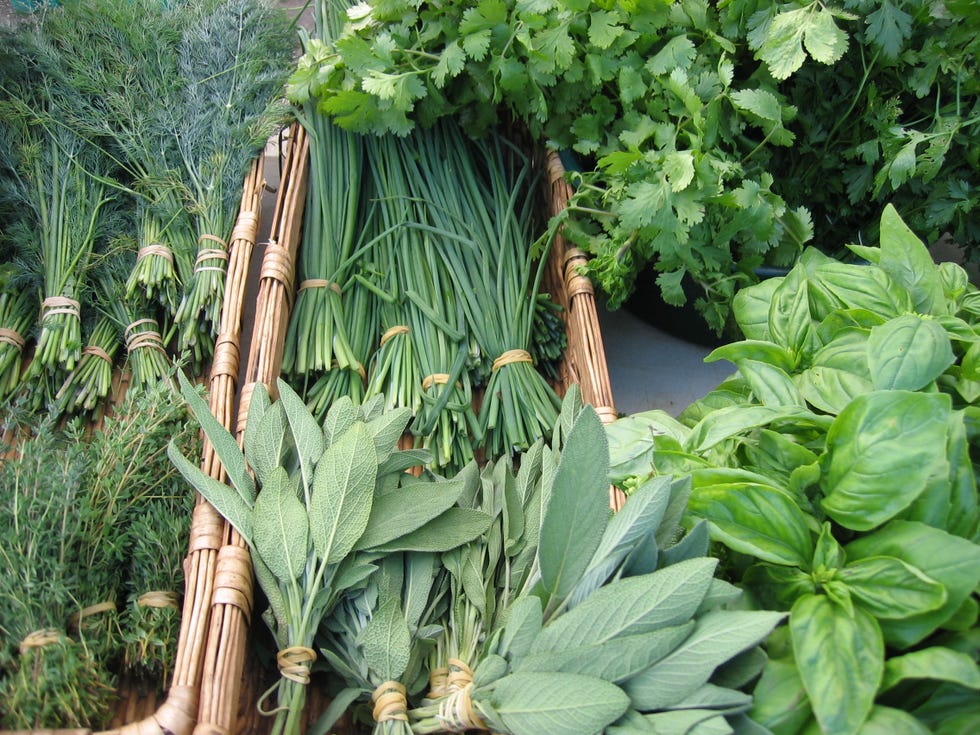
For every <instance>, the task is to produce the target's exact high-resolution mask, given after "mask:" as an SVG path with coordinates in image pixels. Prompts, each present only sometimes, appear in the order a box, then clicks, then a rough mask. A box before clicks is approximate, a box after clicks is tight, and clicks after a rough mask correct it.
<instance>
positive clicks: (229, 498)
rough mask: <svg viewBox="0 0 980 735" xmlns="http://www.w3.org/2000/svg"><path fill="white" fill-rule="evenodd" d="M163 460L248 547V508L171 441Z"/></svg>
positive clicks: (240, 499) (233, 493)
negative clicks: (216, 512) (169, 462)
mask: <svg viewBox="0 0 980 735" xmlns="http://www.w3.org/2000/svg"><path fill="white" fill-rule="evenodd" d="M167 456H168V457H170V461H171V462H173V464H174V467H176V468H177V471H178V472H180V474H181V475H183V477H184V479H185V480H187V482H189V483H190V484H191V485H192V486H193V487H194V489H195V490H197V492H199V493H200V494H201V497H203V498H204V499H205V500H207V501H208V502H209V503H211V505H213V506H214V509H215V510H216V511H218V512H219V513H220V514H221V515H222V517H224V519H225V520H227V521H228V522H229V523H230V524H231V525H232V526H234V527H235V530H236V531H238V534H239V535H240V536H241V537H242V538H243V539H244V540H245V543H247V544H248V545H249V546H251V545H252V505H251V503H250V502H248V501H246V500H245V498H243V497H242V496H241V495H239V494H238V493H236V492H235V491H234V490H233V489H232V488H230V487H228V486H227V485H225V484H224V483H223V482H218V481H217V480H215V479H214V478H213V477H211V476H210V475H208V474H206V473H205V472H204V471H203V470H201V468H200V467H198V466H197V465H196V464H194V463H192V462H190V461H189V460H188V459H187V458H185V457H184V455H183V454H181V453H180V450H179V449H177V447H176V445H175V444H174V443H173V441H171V442H170V443H169V444H168V445H167Z"/></svg>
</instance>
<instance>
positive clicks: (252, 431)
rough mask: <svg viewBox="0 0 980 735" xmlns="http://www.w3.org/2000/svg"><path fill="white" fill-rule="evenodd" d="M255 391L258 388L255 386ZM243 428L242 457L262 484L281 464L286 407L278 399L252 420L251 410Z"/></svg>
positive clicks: (286, 432) (287, 435)
mask: <svg viewBox="0 0 980 735" xmlns="http://www.w3.org/2000/svg"><path fill="white" fill-rule="evenodd" d="M255 390H256V391H258V390H259V388H258V386H256V388H255ZM263 390H264V389H263ZM253 395H254V393H253ZM252 400H255V399H254V398H253V399H252ZM245 427H246V428H245V436H244V438H243V444H244V450H245V459H246V460H247V461H248V464H249V465H250V466H251V467H252V469H253V470H254V471H255V476H256V477H257V478H258V480H259V483H260V484H261V483H264V482H265V481H266V478H268V477H269V476H270V475H271V473H272V472H273V470H275V469H276V468H277V467H279V466H280V465H281V464H282V461H283V455H284V454H285V452H286V451H287V448H288V442H287V439H288V437H289V436H290V433H289V431H288V429H287V423H286V410H285V409H284V408H283V407H282V403H281V402H278V401H277V402H276V403H273V404H272V405H271V406H269V408H268V409H266V410H265V411H264V412H263V413H262V415H261V416H256V417H255V418H254V419H253V418H251V413H250V414H249V420H248V423H247V424H246V425H245Z"/></svg>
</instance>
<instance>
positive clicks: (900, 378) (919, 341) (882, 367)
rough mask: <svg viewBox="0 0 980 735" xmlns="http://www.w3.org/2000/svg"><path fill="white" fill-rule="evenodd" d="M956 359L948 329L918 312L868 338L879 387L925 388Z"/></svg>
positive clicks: (903, 316) (876, 329)
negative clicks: (919, 314)
mask: <svg viewBox="0 0 980 735" xmlns="http://www.w3.org/2000/svg"><path fill="white" fill-rule="evenodd" d="M955 360H956V357H955V356H954V355H953V348H952V346H951V345H950V341H949V336H948V335H947V333H946V330H945V329H943V327H942V326H941V325H940V324H939V323H938V322H936V321H934V320H932V319H925V318H923V317H920V316H916V315H914V314H904V315H902V316H900V317H896V318H894V319H891V320H889V321H887V322H885V323H884V324H882V325H881V326H880V327H874V328H873V329H872V330H871V334H870V336H869V337H868V366H869V368H870V369H871V376H872V379H873V381H874V386H875V388H877V389H879V390H888V389H892V390H912V391H914V390H921V389H922V388H925V387H926V386H927V385H929V384H930V383H932V382H933V381H935V380H936V379H937V378H938V377H939V376H940V375H942V374H943V373H944V372H945V371H946V369H947V368H948V367H949V366H950V365H952V364H953V363H954V362H955Z"/></svg>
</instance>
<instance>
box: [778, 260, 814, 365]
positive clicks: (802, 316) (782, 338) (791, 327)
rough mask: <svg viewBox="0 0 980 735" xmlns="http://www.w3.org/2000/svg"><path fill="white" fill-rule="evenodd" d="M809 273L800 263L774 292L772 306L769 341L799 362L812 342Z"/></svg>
mask: <svg viewBox="0 0 980 735" xmlns="http://www.w3.org/2000/svg"><path fill="white" fill-rule="evenodd" d="M806 280H807V279H806V271H805V269H804V266H803V265H802V264H797V265H796V266H794V267H793V269H792V270H791V271H790V272H789V273H788V274H787V275H786V277H785V278H782V279H781V281H780V283H779V285H778V286H777V287H776V289H775V290H774V291H773V293H772V302H771V304H770V306H769V335H770V336H769V339H771V340H772V341H773V342H775V343H776V344H777V345H780V346H782V347H785V348H786V349H787V350H789V352H790V353H791V354H792V355H793V356H794V357H795V361H796V362H799V359H800V357H801V356H802V355H803V354H804V353H805V352H806V351H807V345H808V342H809V340H810V302H809V300H808V299H807V288H806Z"/></svg>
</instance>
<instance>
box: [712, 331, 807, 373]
mask: <svg viewBox="0 0 980 735" xmlns="http://www.w3.org/2000/svg"><path fill="white" fill-rule="evenodd" d="M719 360H728V361H729V362H730V363H733V364H737V363H738V362H739V361H740V360H755V361H756V362H764V363H766V364H767V365H772V366H773V367H777V368H779V369H781V370H783V371H784V372H787V373H791V372H793V369H794V368H795V367H796V357H795V356H794V355H793V353H792V352H790V351H789V350H788V349H786V348H785V347H783V346H782V345H777V344H774V343H773V342H762V341H759V340H751V339H749V340H743V341H741V342H731V343H729V344H727V345H722V346H721V347H716V348H715V349H714V350H712V351H711V352H710V353H708V356H707V357H705V358H704V361H705V362H717V361H719Z"/></svg>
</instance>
